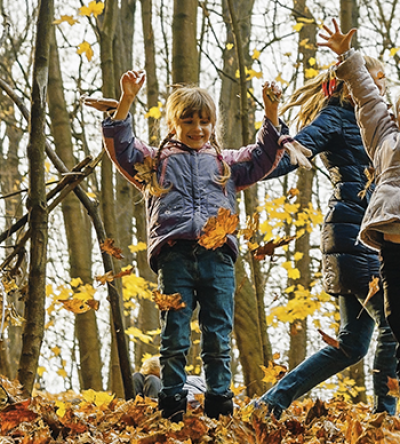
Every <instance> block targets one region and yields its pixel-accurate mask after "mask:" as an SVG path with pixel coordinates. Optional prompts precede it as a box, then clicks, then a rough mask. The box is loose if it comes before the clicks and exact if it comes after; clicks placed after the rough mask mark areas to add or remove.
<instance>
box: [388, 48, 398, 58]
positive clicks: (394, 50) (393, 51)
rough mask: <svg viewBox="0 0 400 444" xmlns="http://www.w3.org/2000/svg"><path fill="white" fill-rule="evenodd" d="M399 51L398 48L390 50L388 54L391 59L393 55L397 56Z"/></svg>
mask: <svg viewBox="0 0 400 444" xmlns="http://www.w3.org/2000/svg"><path fill="white" fill-rule="evenodd" d="M399 50H400V48H392V49H391V50H390V53H389V55H390V57H393V56H394V55H395V54H397V52H398V51H399Z"/></svg>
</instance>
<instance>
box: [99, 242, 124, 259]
mask: <svg viewBox="0 0 400 444" xmlns="http://www.w3.org/2000/svg"><path fill="white" fill-rule="evenodd" d="M114 242H115V241H114V239H109V238H107V239H105V241H104V242H103V243H102V244H100V248H101V251H104V252H105V253H108V254H109V255H111V256H113V257H115V259H123V258H124V256H122V254H121V253H122V250H121V249H120V248H117V247H114Z"/></svg>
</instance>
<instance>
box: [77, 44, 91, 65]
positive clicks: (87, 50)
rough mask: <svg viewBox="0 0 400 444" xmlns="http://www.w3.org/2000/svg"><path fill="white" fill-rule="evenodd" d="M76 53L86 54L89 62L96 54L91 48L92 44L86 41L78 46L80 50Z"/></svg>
mask: <svg viewBox="0 0 400 444" xmlns="http://www.w3.org/2000/svg"><path fill="white" fill-rule="evenodd" d="M76 52H77V53H78V54H79V55H82V54H85V55H86V58H87V59H88V61H89V62H90V61H91V60H92V57H93V54H94V52H93V49H92V47H91V46H90V43H88V42H86V41H83V42H82V43H81V44H80V45H78V49H77V50H76Z"/></svg>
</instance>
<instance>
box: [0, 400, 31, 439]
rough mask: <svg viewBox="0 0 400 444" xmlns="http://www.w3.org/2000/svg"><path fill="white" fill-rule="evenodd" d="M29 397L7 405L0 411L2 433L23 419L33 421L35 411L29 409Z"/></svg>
mask: <svg viewBox="0 0 400 444" xmlns="http://www.w3.org/2000/svg"><path fill="white" fill-rule="evenodd" d="M30 404H31V399H27V400H26V401H22V402H18V403H16V404H12V405H9V406H7V407H6V408H5V409H3V410H2V411H1V412H0V430H1V433H2V434H5V433H7V432H8V431H9V430H11V429H13V428H14V427H16V426H17V425H18V424H20V423H21V422H24V421H33V420H34V419H36V418H37V416H38V415H37V413H35V412H33V411H32V410H30V409H29V406H30Z"/></svg>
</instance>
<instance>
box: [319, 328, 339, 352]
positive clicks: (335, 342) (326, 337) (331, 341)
mask: <svg viewBox="0 0 400 444" xmlns="http://www.w3.org/2000/svg"><path fill="white" fill-rule="evenodd" d="M318 333H319V334H320V335H321V336H322V340H323V341H324V342H326V343H327V344H328V345H331V346H332V347H335V348H338V349H339V348H340V344H339V341H338V340H336V339H334V338H332V337H331V336H329V335H328V334H326V333H325V332H323V331H322V330H321V329H320V328H319V329H318Z"/></svg>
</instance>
